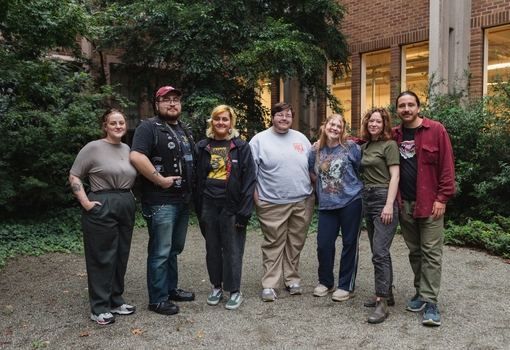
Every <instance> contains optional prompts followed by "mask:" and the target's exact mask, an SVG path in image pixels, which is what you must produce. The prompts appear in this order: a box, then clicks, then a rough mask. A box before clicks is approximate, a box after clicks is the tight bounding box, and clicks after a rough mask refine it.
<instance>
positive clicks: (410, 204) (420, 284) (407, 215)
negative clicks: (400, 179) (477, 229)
mask: <svg viewBox="0 0 510 350" xmlns="http://www.w3.org/2000/svg"><path fill="white" fill-rule="evenodd" d="M414 205H415V202H414V201H408V200H403V201H402V215H401V216H400V219H399V221H400V227H401V228H402V236H403V237H404V240H405V242H406V244H407V247H408V248H409V262H410V263H411V268H412V269H413V272H414V287H415V288H416V291H417V292H418V293H419V294H420V300H421V301H424V302H433V303H435V304H437V296H438V294H439V288H440V287H441V267H442V261H443V238H444V216H442V217H441V218H439V219H438V220H434V218H433V217H432V216H430V217H428V218H426V219H415V218H414V217H413V211H414Z"/></svg>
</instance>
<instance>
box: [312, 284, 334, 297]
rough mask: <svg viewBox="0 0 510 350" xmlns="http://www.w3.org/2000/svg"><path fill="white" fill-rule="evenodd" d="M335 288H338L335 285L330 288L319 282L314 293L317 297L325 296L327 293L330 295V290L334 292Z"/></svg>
mask: <svg viewBox="0 0 510 350" xmlns="http://www.w3.org/2000/svg"><path fill="white" fill-rule="evenodd" d="M335 290H336V287H335V286H333V287H331V288H329V289H328V287H326V286H325V285H323V284H319V285H318V286H317V287H315V289H314V290H313V295H314V296H316V297H325V296H326V295H328V293H329V292H334V291H335Z"/></svg>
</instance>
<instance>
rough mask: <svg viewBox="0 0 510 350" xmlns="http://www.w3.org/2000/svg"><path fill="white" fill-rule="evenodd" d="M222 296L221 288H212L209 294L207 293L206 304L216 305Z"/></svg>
mask: <svg viewBox="0 0 510 350" xmlns="http://www.w3.org/2000/svg"><path fill="white" fill-rule="evenodd" d="M222 297H223V289H222V288H218V289H216V288H213V290H212V292H211V295H209V298H207V304H208V305H213V306H214V305H218V303H219V302H220V300H221V298H222Z"/></svg>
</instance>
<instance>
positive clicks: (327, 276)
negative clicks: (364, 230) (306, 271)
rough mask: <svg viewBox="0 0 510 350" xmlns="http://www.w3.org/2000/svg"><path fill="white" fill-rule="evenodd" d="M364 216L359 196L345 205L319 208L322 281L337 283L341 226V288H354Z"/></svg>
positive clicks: (331, 283) (319, 257)
mask: <svg viewBox="0 0 510 350" xmlns="http://www.w3.org/2000/svg"><path fill="white" fill-rule="evenodd" d="M362 216H363V201H362V199H361V198H360V199H357V200H355V201H354V202H352V203H350V204H349V205H347V206H346V207H344V208H340V209H333V210H319V229H318V232H317V257H318V259H319V271H318V272H319V283H320V284H322V285H323V286H326V287H328V288H331V287H333V286H334V285H335V277H334V274H333V268H334V264H335V242H336V239H337V237H338V233H339V231H340V228H342V244H343V248H342V255H341V257H340V273H339V276H338V289H343V290H347V291H353V290H354V287H355V282H356V273H357V270H358V257H359V256H358V248H359V236H360V232H361V219H362Z"/></svg>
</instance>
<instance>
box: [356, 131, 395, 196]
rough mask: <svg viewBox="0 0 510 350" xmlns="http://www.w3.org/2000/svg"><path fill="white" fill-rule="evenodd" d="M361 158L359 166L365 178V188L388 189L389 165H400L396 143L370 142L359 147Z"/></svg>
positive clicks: (391, 141)
mask: <svg viewBox="0 0 510 350" xmlns="http://www.w3.org/2000/svg"><path fill="white" fill-rule="evenodd" d="M361 149H362V151H363V158H362V159H361V166H362V167H363V174H364V177H365V181H364V184H365V187H386V188H387V187H388V186H389V184H390V171H389V169H388V167H389V166H390V165H398V164H400V154H399V153H398V146H397V143H396V142H395V141H393V140H389V141H370V142H367V143H365V144H364V145H362V146H361Z"/></svg>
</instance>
